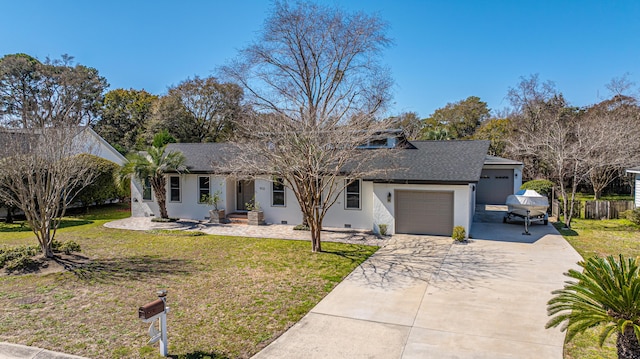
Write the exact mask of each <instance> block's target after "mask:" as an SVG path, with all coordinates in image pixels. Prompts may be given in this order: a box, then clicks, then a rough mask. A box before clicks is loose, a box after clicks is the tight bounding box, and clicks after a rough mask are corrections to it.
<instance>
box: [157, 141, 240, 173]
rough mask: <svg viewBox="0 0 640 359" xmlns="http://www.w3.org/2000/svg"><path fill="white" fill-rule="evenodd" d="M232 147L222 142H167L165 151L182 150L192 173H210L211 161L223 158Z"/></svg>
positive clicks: (211, 168) (211, 169)
mask: <svg viewBox="0 0 640 359" xmlns="http://www.w3.org/2000/svg"><path fill="white" fill-rule="evenodd" d="M232 148H233V147H232V146H230V145H229V144H228V143H224V142H216V143H169V144H167V151H180V152H182V154H183V155H184V157H185V158H186V159H187V161H186V166H187V169H188V170H189V172H192V173H212V171H213V167H212V165H213V163H214V162H217V161H221V160H223V159H224V156H228V153H229V151H230V150H231V149H232Z"/></svg>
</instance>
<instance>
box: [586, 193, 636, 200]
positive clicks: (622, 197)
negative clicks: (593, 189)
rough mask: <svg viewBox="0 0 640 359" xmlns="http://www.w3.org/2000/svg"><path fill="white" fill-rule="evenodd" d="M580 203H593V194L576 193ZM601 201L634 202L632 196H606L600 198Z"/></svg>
mask: <svg viewBox="0 0 640 359" xmlns="http://www.w3.org/2000/svg"><path fill="white" fill-rule="evenodd" d="M576 200H578V201H593V200H594V199H593V193H581V192H578V193H576ZM599 200H600V201H633V195H632V194H606V195H602V196H600V199H599Z"/></svg>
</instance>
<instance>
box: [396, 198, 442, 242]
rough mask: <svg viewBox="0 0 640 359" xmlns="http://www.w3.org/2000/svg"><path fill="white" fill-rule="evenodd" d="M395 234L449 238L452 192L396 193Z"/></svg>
mask: <svg viewBox="0 0 640 359" xmlns="http://www.w3.org/2000/svg"><path fill="white" fill-rule="evenodd" d="M395 197H396V203H395V205H396V216H395V217H396V233H409V234H433V235H442V236H450V235H451V233H452V231H453V192H428V191H396V195H395Z"/></svg>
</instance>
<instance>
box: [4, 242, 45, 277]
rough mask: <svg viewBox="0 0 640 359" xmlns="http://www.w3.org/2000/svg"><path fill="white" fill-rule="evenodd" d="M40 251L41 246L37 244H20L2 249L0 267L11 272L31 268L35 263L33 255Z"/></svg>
mask: <svg viewBox="0 0 640 359" xmlns="http://www.w3.org/2000/svg"><path fill="white" fill-rule="evenodd" d="M39 252H40V248H39V247H37V246H19V247H15V248H10V249H4V250H0V268H4V269H6V270H7V271H9V272H13V271H15V270H20V269H25V268H29V267H31V266H33V265H34V264H35V261H34V260H33V258H32V257H33V256H35V255H36V254H38V253H39Z"/></svg>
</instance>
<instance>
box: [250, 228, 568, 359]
mask: <svg viewBox="0 0 640 359" xmlns="http://www.w3.org/2000/svg"><path fill="white" fill-rule="evenodd" d="M472 235H473V238H474V239H473V240H471V241H469V243H466V244H453V243H452V240H451V239H450V238H447V237H435V236H410V235H396V236H394V237H393V239H392V240H391V241H390V242H389V243H388V244H387V245H386V246H385V247H383V248H381V249H380V250H378V251H377V252H376V253H375V254H374V255H373V256H371V257H370V258H369V259H368V260H367V261H365V262H364V263H363V264H362V265H361V266H359V267H358V268H357V269H356V270H354V271H353V272H352V273H351V274H350V275H349V276H348V277H347V278H346V279H345V280H344V281H343V282H342V283H340V284H339V285H338V286H337V287H336V288H335V289H334V290H333V291H332V292H331V293H329V294H328V295H327V296H326V297H325V298H324V299H323V300H322V301H321V302H320V303H318V305H317V306H316V307H315V308H313V309H312V310H311V311H310V312H309V313H308V314H307V315H306V316H305V317H304V318H303V319H302V320H300V321H299V322H298V323H296V324H295V325H294V326H293V327H291V328H290V329H289V330H288V331H287V332H285V333H284V334H283V335H282V336H280V337H279V338H278V339H276V340H275V341H274V342H272V343H271V344H270V345H269V346H267V347H266V348H265V349H263V350H262V351H261V352H259V353H258V354H256V355H255V356H254V358H258V359H262V358H302V357H304V358H551V359H554V358H555V359H561V358H562V349H563V342H564V333H562V332H560V331H559V330H558V329H545V328H544V325H545V323H546V322H547V320H548V317H547V314H546V302H547V301H548V300H549V299H550V298H551V291H552V290H554V289H559V288H561V287H562V285H563V283H564V280H565V277H564V276H563V273H564V272H566V271H567V270H568V269H569V268H576V267H577V266H576V262H578V261H579V260H580V259H581V258H580V256H579V255H578V254H577V253H576V252H575V250H574V249H573V248H572V247H571V246H570V245H569V244H568V243H567V242H566V241H565V240H564V239H563V238H562V236H560V235H559V234H558V233H557V232H556V231H555V229H553V227H552V226H550V225H549V226H543V225H539V226H532V228H531V235H530V236H523V235H522V228H521V227H520V226H517V225H508V224H507V225H504V224H501V223H500V224H498V223H474V229H473V230H472Z"/></svg>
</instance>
